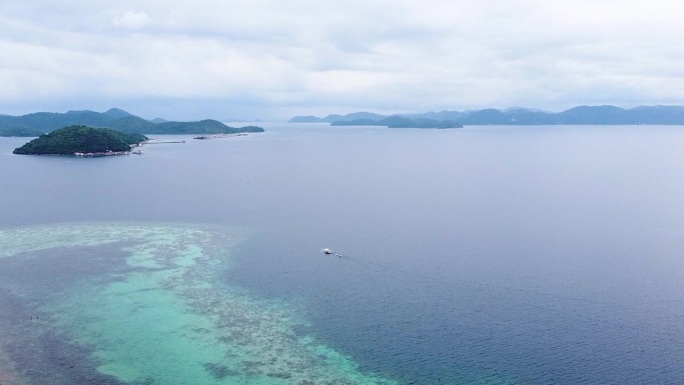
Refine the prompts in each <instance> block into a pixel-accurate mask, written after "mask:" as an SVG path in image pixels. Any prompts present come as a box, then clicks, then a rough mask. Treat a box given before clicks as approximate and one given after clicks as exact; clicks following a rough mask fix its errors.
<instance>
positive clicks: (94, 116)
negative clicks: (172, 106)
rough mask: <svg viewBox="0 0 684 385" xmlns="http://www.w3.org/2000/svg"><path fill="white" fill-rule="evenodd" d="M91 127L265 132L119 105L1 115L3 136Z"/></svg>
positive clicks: (140, 130)
mask: <svg viewBox="0 0 684 385" xmlns="http://www.w3.org/2000/svg"><path fill="white" fill-rule="evenodd" d="M68 126H88V127H97V128H109V129H112V130H117V131H120V132H126V133H137V134H161V135H215V134H237V133H244V132H250V133H252V132H263V131H264V129H263V128H262V127H258V126H245V127H231V126H228V125H225V124H223V123H221V122H219V121H217V120H213V119H204V120H200V121H193V122H174V121H167V120H165V119H161V118H157V119H153V120H151V121H150V120H146V119H143V118H141V117H139V116H136V115H133V114H131V113H129V112H126V111H124V110H121V109H118V108H111V109H109V110H107V111H105V112H95V111H89V110H85V111H68V112H66V113H52V112H36V113H32V114H27V115H22V116H10V115H0V136H27V137H30V136H40V135H43V134H45V133H47V132H51V131H53V130H56V129H58V128H62V127H68Z"/></svg>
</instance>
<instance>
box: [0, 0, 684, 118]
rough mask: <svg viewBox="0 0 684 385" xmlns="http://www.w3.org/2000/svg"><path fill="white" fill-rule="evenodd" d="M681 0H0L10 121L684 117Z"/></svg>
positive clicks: (2, 90) (3, 105)
mask: <svg viewBox="0 0 684 385" xmlns="http://www.w3.org/2000/svg"><path fill="white" fill-rule="evenodd" d="M683 16H684V2H682V1H676V0H651V1H643V0H640V1H635V0H620V1H618V0H449V1H447V0H420V1H418V0H411V1H406V0H362V1H357V0H326V1H318V0H317V1H314V0H287V1H284V0H282V1H281V0H270V1H265V0H225V1H217V0H211V1H210V0H193V1H188V0H183V1H178V0H135V1H132V0H97V1H92V0H61V1H56V0H30V1H12V0H0V52H2V55H0V114H11V115H18V114H24V113H29V112H35V111H54V112H64V111H67V110H70V109H91V110H96V111H104V110H106V109H108V108H110V107H120V108H123V109H125V110H127V111H129V112H132V113H134V114H137V115H140V116H142V117H145V118H154V117H158V116H161V117H164V118H167V119H185V120H189V119H199V118H215V119H221V120H226V119H263V120H285V119H288V118H290V117H291V116H293V115H309V114H313V115H319V116H320V115H326V114H329V113H347V112H353V111H361V110H363V111H374V112H381V113H394V112H424V111H435V110H444V109H447V110H463V109H470V108H487V107H495V108H506V107H511V106H525V107H535V108H542V109H547V110H552V111H561V110H563V109H567V108H570V107H573V106H576V105H601V104H614V105H618V106H623V107H633V106H637V105H653V104H677V105H684V49H682V41H683V40H684V22H683V21H682V17H683Z"/></svg>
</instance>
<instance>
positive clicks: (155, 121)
mask: <svg viewBox="0 0 684 385" xmlns="http://www.w3.org/2000/svg"><path fill="white" fill-rule="evenodd" d="M150 122H152V123H166V122H168V120H166V119H163V118H154V119H152V120H150Z"/></svg>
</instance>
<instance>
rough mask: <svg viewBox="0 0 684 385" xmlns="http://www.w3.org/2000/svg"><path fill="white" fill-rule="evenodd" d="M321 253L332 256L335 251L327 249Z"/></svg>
mask: <svg viewBox="0 0 684 385" xmlns="http://www.w3.org/2000/svg"><path fill="white" fill-rule="evenodd" d="M321 252H322V253H323V254H332V252H333V251H332V250H330V249H329V248H327V247H326V248H324V249H323V250H321Z"/></svg>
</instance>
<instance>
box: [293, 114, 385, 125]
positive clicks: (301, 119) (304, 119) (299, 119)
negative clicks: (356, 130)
mask: <svg viewBox="0 0 684 385" xmlns="http://www.w3.org/2000/svg"><path fill="white" fill-rule="evenodd" d="M387 117H389V116H388V115H380V114H375V113H372V112H353V113H351V114H347V115H328V116H326V117H325V118H318V117H315V116H311V115H308V116H295V117H293V118H292V119H290V120H289V121H288V122H289V123H334V122H349V121H352V120H360V119H364V120H373V121H377V120H382V119H385V118H387Z"/></svg>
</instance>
